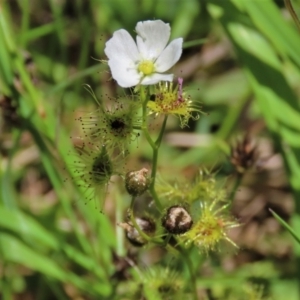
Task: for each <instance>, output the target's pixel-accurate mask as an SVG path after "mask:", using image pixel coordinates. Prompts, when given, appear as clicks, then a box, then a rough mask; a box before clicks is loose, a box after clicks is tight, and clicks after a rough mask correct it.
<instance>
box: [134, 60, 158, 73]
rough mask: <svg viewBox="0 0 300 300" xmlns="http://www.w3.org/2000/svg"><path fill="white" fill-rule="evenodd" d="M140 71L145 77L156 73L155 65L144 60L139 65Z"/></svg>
mask: <svg viewBox="0 0 300 300" xmlns="http://www.w3.org/2000/svg"><path fill="white" fill-rule="evenodd" d="M138 70H139V71H140V72H142V73H143V74H144V75H150V74H152V73H154V63H153V62H152V61H151V60H144V61H142V62H141V63H140V64H139V66H138Z"/></svg>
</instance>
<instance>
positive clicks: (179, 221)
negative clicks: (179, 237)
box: [162, 205, 193, 234]
mask: <svg viewBox="0 0 300 300" xmlns="http://www.w3.org/2000/svg"><path fill="white" fill-rule="evenodd" d="M192 225H193V220H192V217H191V215H190V214H189V213H188V212H187V210H186V209H185V208H183V207H182V206H180V205H175V206H171V207H170V208H169V209H168V210H167V213H166V215H165V216H164V217H163V219H162V226H163V227H164V228H165V229H166V230H167V231H168V232H169V233H172V234H182V233H185V232H187V231H188V230H189V229H190V228H191V227H192Z"/></svg>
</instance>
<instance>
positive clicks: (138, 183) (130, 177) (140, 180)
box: [125, 168, 150, 196]
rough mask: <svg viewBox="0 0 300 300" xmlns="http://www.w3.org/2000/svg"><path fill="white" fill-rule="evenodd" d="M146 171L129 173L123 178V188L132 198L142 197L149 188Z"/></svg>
mask: <svg viewBox="0 0 300 300" xmlns="http://www.w3.org/2000/svg"><path fill="white" fill-rule="evenodd" d="M147 174H148V170H147V169H146V168H143V169H141V170H139V171H130V172H128V173H127V174H126V176H125V187H126V190H127V192H128V193H129V194H130V195H132V196H140V195H142V194H143V193H144V192H145V191H146V190H147V189H148V187H149V184H150V179H149V177H148V176H147Z"/></svg>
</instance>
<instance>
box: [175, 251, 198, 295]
mask: <svg viewBox="0 0 300 300" xmlns="http://www.w3.org/2000/svg"><path fill="white" fill-rule="evenodd" d="M179 251H180V253H181V255H182V258H183V259H184V260H185V262H186V265H187V267H188V269H189V273H190V276H191V285H192V290H193V298H194V300H197V299H198V293H197V280H196V276H195V273H194V271H193V265H192V262H191V259H190V256H189V253H188V251H186V249H184V248H183V247H179Z"/></svg>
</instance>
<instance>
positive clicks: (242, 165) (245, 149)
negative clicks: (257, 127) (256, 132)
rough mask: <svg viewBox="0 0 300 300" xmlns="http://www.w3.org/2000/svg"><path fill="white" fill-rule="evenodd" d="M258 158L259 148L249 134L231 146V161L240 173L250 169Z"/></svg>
mask: <svg viewBox="0 0 300 300" xmlns="http://www.w3.org/2000/svg"><path fill="white" fill-rule="evenodd" d="M256 159H257V148H256V146H255V145H254V143H253V142H252V140H251V138H250V136H249V135H248V134H247V135H245V137H244V138H243V139H242V140H241V141H238V142H237V144H236V145H235V146H233V147H231V157H230V162H231V163H232V164H233V166H234V167H235V169H236V171H237V172H238V173H244V172H245V171H246V170H248V169H250V168H251V167H252V166H253V165H254V164H255V162H256Z"/></svg>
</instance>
